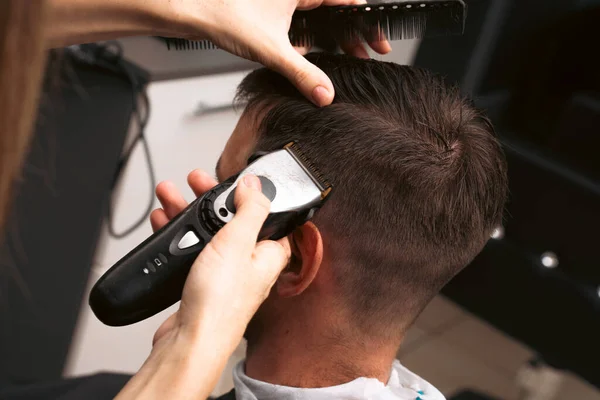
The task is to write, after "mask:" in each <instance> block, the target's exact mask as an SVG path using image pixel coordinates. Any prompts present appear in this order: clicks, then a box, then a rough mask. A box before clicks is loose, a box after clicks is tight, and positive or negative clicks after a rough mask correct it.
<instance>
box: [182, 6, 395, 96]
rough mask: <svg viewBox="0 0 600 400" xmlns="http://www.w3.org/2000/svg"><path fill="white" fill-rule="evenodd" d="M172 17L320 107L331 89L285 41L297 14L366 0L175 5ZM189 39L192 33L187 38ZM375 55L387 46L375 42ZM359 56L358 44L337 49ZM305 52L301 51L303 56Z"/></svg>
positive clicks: (361, 54) (361, 51)
mask: <svg viewBox="0 0 600 400" xmlns="http://www.w3.org/2000/svg"><path fill="white" fill-rule="evenodd" d="M171 3H172V4H173V6H174V7H175V10H176V13H177V15H179V16H181V18H183V19H186V18H187V19H189V21H188V22H187V23H186V24H185V25H189V26H192V27H200V30H201V33H200V34H199V36H198V37H202V36H205V37H208V38H210V40H211V41H213V42H214V43H216V44H217V45H218V46H219V47H220V48H222V49H224V50H227V51H229V52H231V53H234V54H237V55H238V56H241V57H244V58H247V59H250V60H254V61H258V62H260V63H261V64H263V65H265V66H267V67H269V68H272V69H274V70H275V71H277V72H279V73H281V74H282V75H284V76H286V77H287V78H288V79H289V80H290V81H291V82H292V83H293V84H294V85H295V86H296V87H297V88H298V89H299V90H300V92H302V93H303V94H304V95H305V96H306V97H307V98H308V99H309V100H311V101H312V102H313V103H315V104H317V105H319V106H325V105H328V104H330V103H331V102H332V101H333V97H334V89H333V85H332V83H331V81H330V80H329V78H328V77H327V75H326V74H325V73H324V72H323V71H321V70H320V69H319V68H317V67H316V66H314V65H313V64H311V63H310V62H308V61H307V60H306V59H305V58H304V57H302V56H301V54H300V53H299V52H298V51H296V49H294V47H293V46H292V45H291V44H290V41H289V38H288V31H289V27H290V23H291V19H292V14H293V13H294V11H295V10H296V9H303V10H306V9H312V8H316V7H319V6H322V5H324V6H337V5H352V4H364V3H366V1H365V0H253V1H248V0H230V1H217V0H174V1H171ZM186 36H187V37H190V38H193V37H195V36H196V35H195V34H191V35H190V34H187V35H186ZM370 45H371V47H372V48H373V49H374V50H375V51H377V52H379V53H382V54H384V53H387V52H389V51H390V50H391V48H390V45H389V43H388V42H387V41H384V42H374V43H371V44H370ZM342 47H343V48H344V50H345V51H347V52H350V53H352V54H354V55H356V56H359V57H368V54H367V52H366V50H365V49H364V47H363V46H362V45H361V44H359V43H355V44H349V45H345V46H342ZM305 51H306V49H303V51H300V52H305Z"/></svg>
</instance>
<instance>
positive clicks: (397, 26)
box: [160, 0, 467, 50]
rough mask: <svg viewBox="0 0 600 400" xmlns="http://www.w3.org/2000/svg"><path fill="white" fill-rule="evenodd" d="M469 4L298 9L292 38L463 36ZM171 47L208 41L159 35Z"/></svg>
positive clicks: (307, 41) (300, 41) (308, 41)
mask: <svg viewBox="0 0 600 400" xmlns="http://www.w3.org/2000/svg"><path fill="white" fill-rule="evenodd" d="M466 16H467V6H466V4H465V2H464V1H463V0H424V1H396V2H391V3H378V4H363V5H360V6H337V7H319V8H315V9H314V10H309V11H296V12H295V13H294V15H293V17H292V23H291V26H290V31H289V37H290V41H291V43H292V44H293V45H294V46H313V45H314V44H315V43H316V42H320V41H326V42H335V43H337V44H340V43H348V42H357V41H365V42H372V41H381V40H385V39H387V40H402V39H417V38H423V37H433V36H450V35H461V34H462V33H463V31H464V26H465V19H466ZM160 39H162V40H164V41H165V43H166V44H167V48H168V49H169V50H171V49H174V50H206V49H216V48H217V47H216V46H215V45H214V44H213V43H212V42H210V41H208V40H186V39H172V38H160Z"/></svg>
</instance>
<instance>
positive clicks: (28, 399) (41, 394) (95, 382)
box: [0, 373, 131, 400]
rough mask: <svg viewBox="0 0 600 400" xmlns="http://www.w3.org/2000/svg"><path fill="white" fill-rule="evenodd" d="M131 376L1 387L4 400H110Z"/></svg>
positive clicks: (117, 375) (102, 375)
mask: <svg viewBox="0 0 600 400" xmlns="http://www.w3.org/2000/svg"><path fill="white" fill-rule="evenodd" d="M130 378H131V375H122V374H108V373H103V374H98V375H92V376H86V377H81V378H74V379H65V380H60V381H54V382H45V383H36V384H29V385H22V386H10V387H7V388H2V387H0V399H2V400H47V399H52V400H80V399H86V400H109V399H113V398H114V397H115V396H116V395H117V394H118V393H119V391H120V390H121V389H122V388H123V386H125V384H126V383H127V381H129V379H130Z"/></svg>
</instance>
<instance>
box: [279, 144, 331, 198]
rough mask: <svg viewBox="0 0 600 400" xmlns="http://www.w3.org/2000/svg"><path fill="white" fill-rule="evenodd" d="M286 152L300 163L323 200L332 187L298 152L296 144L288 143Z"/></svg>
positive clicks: (302, 154) (310, 162)
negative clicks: (317, 188)
mask: <svg viewBox="0 0 600 400" xmlns="http://www.w3.org/2000/svg"><path fill="white" fill-rule="evenodd" d="M284 148H285V149H286V150H288V151H289V152H290V153H291V154H292V156H293V157H294V158H295V159H296V160H297V161H298V162H300V164H301V165H302V166H303V167H304V169H305V170H306V172H308V174H309V175H310V176H311V178H312V179H313V181H315V183H316V184H317V186H318V187H319V189H320V190H321V192H322V193H321V197H322V198H325V197H327V195H328V194H329V192H331V188H332V185H331V183H330V182H329V181H328V180H327V178H325V176H323V174H322V173H321V171H319V169H318V168H317V167H316V166H315V165H314V163H313V162H312V161H311V160H310V159H309V158H308V157H307V156H306V155H305V154H304V153H303V152H302V150H300V148H299V146H298V143H296V142H290V143H288V144H286V145H285V146H284Z"/></svg>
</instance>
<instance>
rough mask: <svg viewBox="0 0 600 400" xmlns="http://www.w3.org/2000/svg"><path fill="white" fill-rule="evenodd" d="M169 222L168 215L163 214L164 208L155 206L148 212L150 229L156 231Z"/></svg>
mask: <svg viewBox="0 0 600 400" xmlns="http://www.w3.org/2000/svg"><path fill="white" fill-rule="evenodd" d="M168 222H169V217H167V214H165V210H163V209H162V208H157V209H156V210H154V211H152V213H151V214H150V225H152V231H153V232H156V231H157V230H159V229H160V228H162V227H163V226H165V225H166V224H167V223H168Z"/></svg>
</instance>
